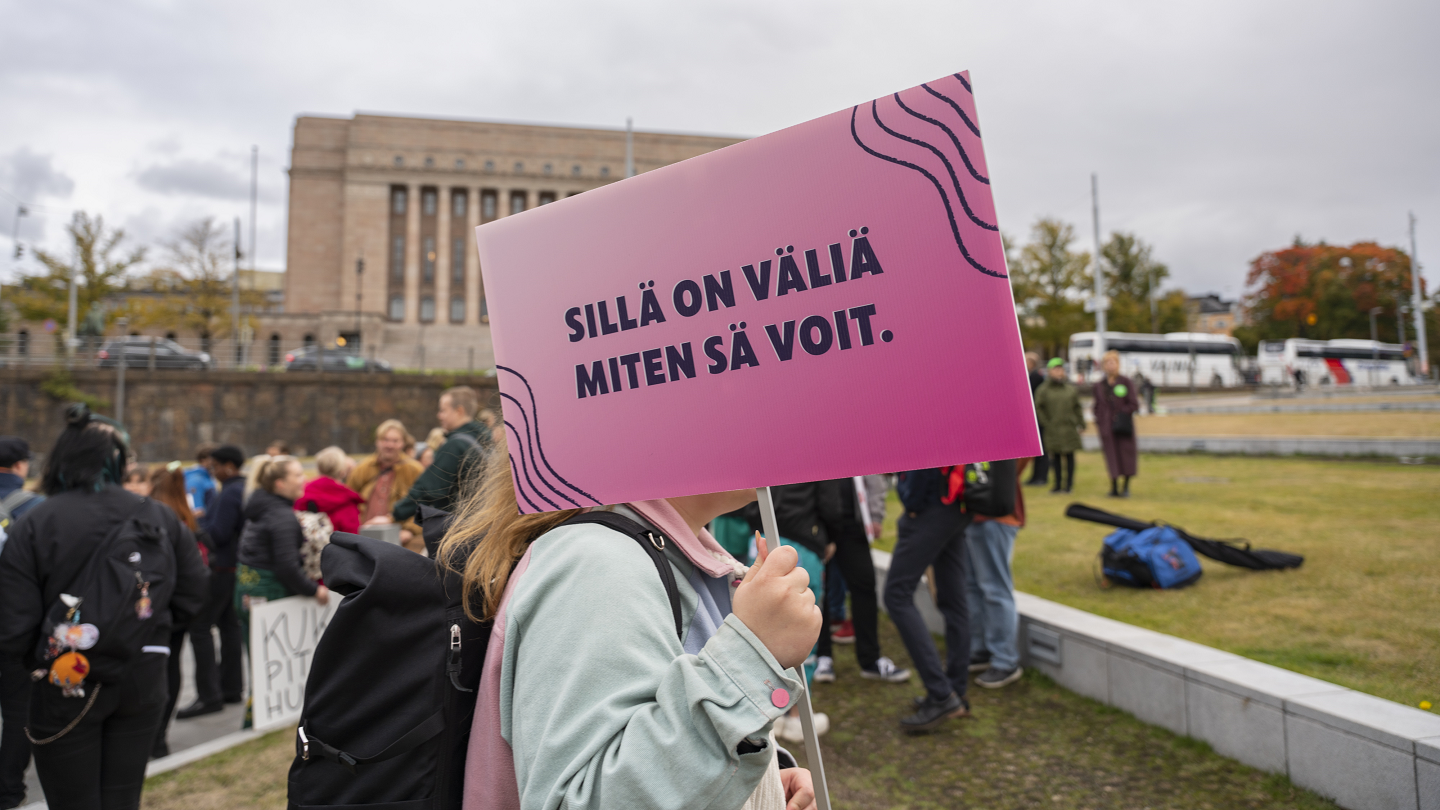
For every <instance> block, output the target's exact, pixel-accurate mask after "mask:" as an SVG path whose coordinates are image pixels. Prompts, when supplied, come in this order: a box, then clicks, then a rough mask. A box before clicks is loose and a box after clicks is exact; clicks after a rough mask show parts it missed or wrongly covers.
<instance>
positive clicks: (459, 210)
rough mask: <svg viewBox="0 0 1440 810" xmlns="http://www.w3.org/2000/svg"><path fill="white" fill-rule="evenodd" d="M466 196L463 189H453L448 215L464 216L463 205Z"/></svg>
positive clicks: (459, 217)
mask: <svg viewBox="0 0 1440 810" xmlns="http://www.w3.org/2000/svg"><path fill="white" fill-rule="evenodd" d="M467 199H468V197H467V196H466V194H465V192H463V191H455V192H452V193H451V197H450V215H451V216H453V217H455V218H456V219H463V218H464V217H465V205H466V201H467Z"/></svg>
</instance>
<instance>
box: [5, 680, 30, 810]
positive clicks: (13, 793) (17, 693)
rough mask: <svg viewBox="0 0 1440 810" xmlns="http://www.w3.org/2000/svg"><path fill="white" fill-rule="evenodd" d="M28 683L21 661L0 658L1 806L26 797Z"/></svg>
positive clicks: (28, 761) (17, 802)
mask: <svg viewBox="0 0 1440 810" xmlns="http://www.w3.org/2000/svg"><path fill="white" fill-rule="evenodd" d="M30 687H31V683H30V672H29V670H27V669H25V662H24V661H21V660H20V659H19V658H18V657H10V656H6V657H4V658H0V719H3V721H4V724H5V725H4V731H3V733H0V807H14V806H16V805H18V804H20V803H21V802H22V801H24V799H25V769H26V768H27V767H29V766H30V741H29V740H27V739H25V723H26V722H27V721H28V720H29V714H30ZM34 798H35V800H36V801H38V800H39V799H40V797H39V796H36V797H34Z"/></svg>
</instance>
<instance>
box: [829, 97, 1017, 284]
mask: <svg viewBox="0 0 1440 810" xmlns="http://www.w3.org/2000/svg"><path fill="white" fill-rule="evenodd" d="M870 108H871V114H872V115H874V116H875V123H877V124H879V123H880V116H879V114H878V113H876V112H875V102H874V101H872V102H870ZM859 110H860V107H859V106H855V107H851V108H850V137H851V138H853V139H854V141H855V144H856V145H857V146H859V147H860V148H861V149H864V150H865V151H866V153H868V154H870V155H871V156H873V157H877V158H880V159H881V160H883V161H886V162H888V163H894V164H895V165H897V166H904V167H905V168H907V169H912V170H914V171H917V172H919V173H920V174H922V175H924V176H925V179H927V180H929V181H930V183H931V185H933V186H935V190H936V191H937V192H939V194H940V202H942V203H944V205H945V216H946V218H948V219H949V220H950V234H951V235H952V236H953V237H955V247H957V248H959V249H960V255H961V256H964V257H965V261H966V262H968V263H969V264H970V266H971V267H973V268H975V269H976V270H979V271H980V272H982V273H984V274H985V275H987V276H993V277H994V278H1007V276H1006V275H1005V274H1004V273H997V272H995V271H994V270H991V269H989V268H987V267H985V265H983V264H981V263H980V262H978V261H976V260H975V257H974V256H971V255H970V251H969V250H968V249H967V248H966V247H965V240H964V238H963V237H961V236H960V226H959V225H958V224H957V223H956V222H955V209H954V207H953V206H951V204H950V195H948V194H947V193H946V192H945V186H943V185H942V184H941V183H940V180H939V178H937V177H936V176H935V175H933V174H931V173H930V172H929V171H926V170H925V169H924V168H923V167H921V166H917V165H915V164H914V163H910V162H909V161H905V160H901V159H900V158H897V157H893V156H891V155H886V154H883V153H881V152H879V151H876V150H875V149H872V148H870V147H869V146H867V145H866V144H865V142H864V141H862V140H860V133H859V131H858V130H857V129H856V127H855V120H856V116H857V115H858V112H859ZM880 126H881V128H882V129H883V128H884V125H883V124H880ZM990 230H994V228H993V227H992V228H990Z"/></svg>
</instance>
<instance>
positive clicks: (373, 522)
mask: <svg viewBox="0 0 1440 810" xmlns="http://www.w3.org/2000/svg"><path fill="white" fill-rule="evenodd" d="M394 522H395V521H394V520H392V519H391V518H390V516H389V515H376V516H375V517H373V518H370V519H369V520H367V521H365V525H366V526H377V525H379V524H381V523H394Z"/></svg>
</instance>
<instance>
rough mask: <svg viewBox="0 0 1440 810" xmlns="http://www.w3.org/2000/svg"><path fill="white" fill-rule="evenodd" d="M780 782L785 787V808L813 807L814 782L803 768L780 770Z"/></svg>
mask: <svg viewBox="0 0 1440 810" xmlns="http://www.w3.org/2000/svg"><path fill="white" fill-rule="evenodd" d="M780 784H781V785H784V787H785V810H810V808H812V807H815V806H816V805H815V783H814V782H812V781H811V779H810V771H808V770H806V769H805V768H785V769H783V770H781V771H780Z"/></svg>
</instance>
